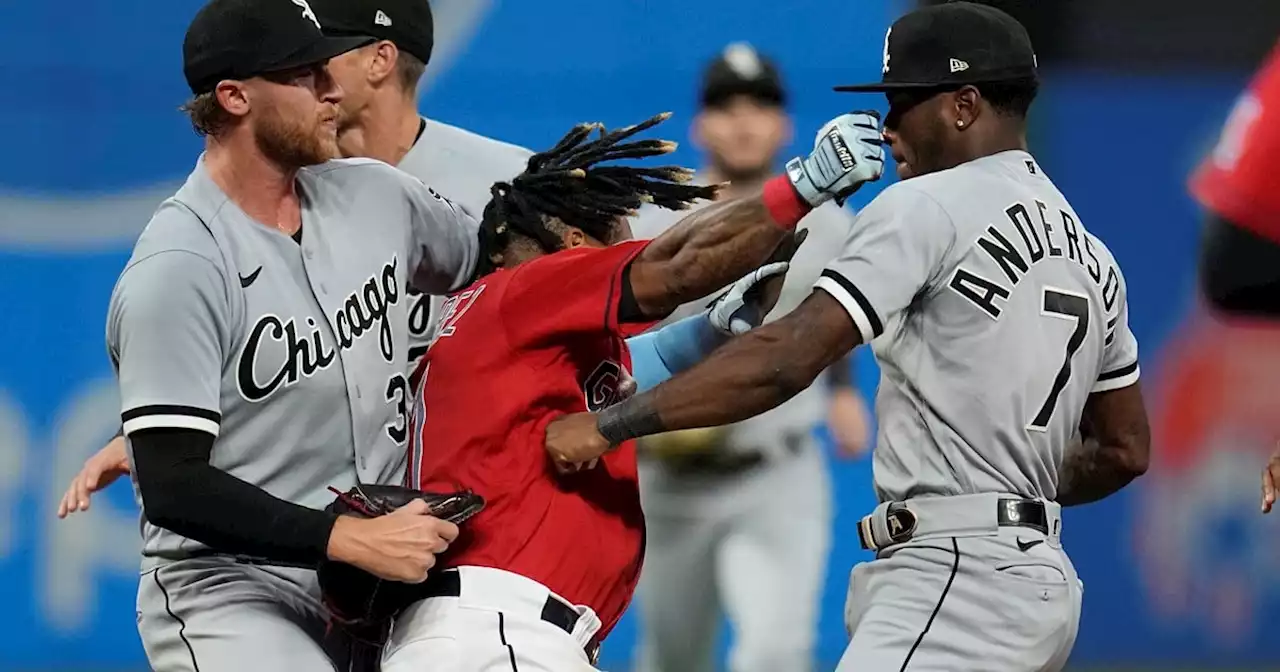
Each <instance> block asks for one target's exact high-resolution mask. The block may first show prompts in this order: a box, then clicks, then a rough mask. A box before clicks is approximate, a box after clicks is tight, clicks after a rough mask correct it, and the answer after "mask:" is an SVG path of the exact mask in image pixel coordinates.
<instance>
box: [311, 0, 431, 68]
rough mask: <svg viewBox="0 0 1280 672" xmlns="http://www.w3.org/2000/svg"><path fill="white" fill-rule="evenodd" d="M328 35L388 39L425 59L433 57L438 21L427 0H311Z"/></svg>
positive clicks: (428, 59)
mask: <svg viewBox="0 0 1280 672" xmlns="http://www.w3.org/2000/svg"><path fill="white" fill-rule="evenodd" d="M310 2H311V6H312V7H313V8H314V9H315V10H316V15H317V16H319V17H320V25H321V26H324V32H325V34H327V35H334V36H341V37H349V36H353V35H354V36H365V37H372V38H375V39H378V40H389V41H390V42H391V43H392V44H395V45H396V47H397V48H399V49H400V50H402V51H407V52H409V53H410V54H413V56H414V57H415V58H417V59H418V60H420V61H422V62H423V63H429V62H430V61H431V48H432V46H433V45H434V43H435V24H434V22H433V20H432V18H431V5H430V4H429V3H428V2H427V0H310Z"/></svg>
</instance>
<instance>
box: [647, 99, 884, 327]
mask: <svg viewBox="0 0 1280 672" xmlns="http://www.w3.org/2000/svg"><path fill="white" fill-rule="evenodd" d="M883 169H884V148H883V147H882V146H881V136H880V123H879V117H878V115H876V114H875V113H874V112H855V113H851V114H842V115H840V116H839V117H836V118H835V119H832V120H831V121H829V122H827V124H826V125H825V126H824V127H823V128H822V130H821V131H820V132H819V134H818V139H817V141H816V142H815V143H814V148H813V152H812V153H810V154H809V156H808V157H807V158H804V159H800V158H796V159H792V160H791V161H789V162H788V163H787V169H786V171H785V172H784V174H782V175H779V176H777V177H775V178H773V179H771V180H769V181H768V182H766V183H765V185H764V189H763V190H762V192H761V193H760V195H758V196H753V197H750V198H742V199H736V200H732V201H727V202H724V203H717V204H714V205H712V206H710V207H708V208H705V209H702V210H700V211H698V212H695V213H693V214H692V215H689V216H688V217H685V218H684V219H683V220H681V221H680V222H679V223H678V224H676V225H675V226H674V227H672V229H671V230H669V231H667V232H666V233H664V234H663V235H661V236H659V237H658V238H656V239H655V240H654V241H653V242H651V243H650V244H649V246H648V247H646V248H645V250H644V251H643V252H641V253H640V255H639V256H638V257H636V259H635V260H634V261H632V263H631V266H630V268H629V269H628V271H627V274H628V282H629V285H630V290H631V296H632V298H633V299H634V303H635V305H636V308H637V309H638V310H639V312H640V313H641V316H642V317H647V318H662V317H665V316H666V315H668V314H670V313H671V311H673V310H675V309H676V308H677V307H679V306H680V305H681V304H684V303H688V302H689V301H693V300H695V299H699V298H701V297H703V296H706V295H707V294H710V293H711V292H714V291H716V290H717V289H720V288H721V287H724V286H725V285H727V284H729V283H730V282H733V281H734V280H736V279H737V278H739V277H741V276H743V275H745V274H746V273H747V272H748V271H750V270H751V269H753V268H755V267H756V266H759V265H760V263H761V262H763V261H764V260H765V259H766V258H767V257H768V256H769V253H770V252H772V251H773V250H774V248H776V247H778V244H779V243H780V242H782V241H783V239H784V238H786V236H787V235H788V232H789V231H793V230H794V229H795V227H796V224H797V223H799V221H800V219H801V218H802V217H804V216H805V215H806V214H808V212H809V211H810V210H812V209H813V208H814V207H817V206H819V205H822V204H823V203H825V202H827V201H829V200H831V199H833V198H834V199H836V201H837V202H839V203H843V202H844V199H845V198H848V196H849V195H850V194H852V193H853V192H854V191H855V190H857V189H858V187H859V186H861V185H862V184H863V183H865V182H869V181H872V180H877V179H879V178H880V173H881V171H883ZM637 321H642V320H637Z"/></svg>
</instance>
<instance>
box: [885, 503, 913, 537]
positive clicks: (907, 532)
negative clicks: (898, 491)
mask: <svg viewBox="0 0 1280 672" xmlns="http://www.w3.org/2000/svg"><path fill="white" fill-rule="evenodd" d="M919 524H920V519H919V518H918V517H916V512H915V511H912V510H911V509H909V508H907V505H906V504H905V503H903V502H895V503H893V504H890V505H889V507H888V509H886V510H885V513H884V525H885V529H886V530H887V531H888V532H889V541H890V542H892V543H894V544H901V543H904V542H907V541H910V540H911V535H913V534H915V532H916V526H917V525H919Z"/></svg>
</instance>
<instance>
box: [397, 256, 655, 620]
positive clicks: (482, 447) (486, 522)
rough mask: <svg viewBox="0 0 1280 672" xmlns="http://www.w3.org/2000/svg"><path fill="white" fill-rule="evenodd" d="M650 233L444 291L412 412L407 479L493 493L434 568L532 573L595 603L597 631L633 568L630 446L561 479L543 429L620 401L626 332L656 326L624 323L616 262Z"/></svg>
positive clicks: (630, 581) (639, 530)
mask: <svg viewBox="0 0 1280 672" xmlns="http://www.w3.org/2000/svg"><path fill="white" fill-rule="evenodd" d="M647 242H648V241H630V242H625V243H620V244H617V245H613V246H610V247H607V248H603V249H599V248H595V249H591V248H577V249H573V250H566V251H562V252H557V253H555V254H551V255H547V256H545V257H540V258H538V259H534V260H532V261H529V262H526V263H524V264H522V265H520V266H518V267H516V268H515V269H514V270H501V271H498V272H495V273H492V274H490V275H488V276H486V277H484V278H482V279H480V280H479V281H478V282H477V283H476V284H474V285H472V286H471V287H469V288H467V289H465V290H463V291H462V292H459V293H457V294H454V295H453V296H451V297H450V298H449V300H448V301H447V302H446V304H445V306H444V312H443V314H442V317H441V321H440V324H439V327H438V329H439V331H438V335H437V338H436V341H435V342H434V343H433V344H432V345H431V349H430V350H429V351H428V353H427V355H426V357H425V359H424V360H423V363H422V365H421V366H422V367H423V368H422V376H421V378H422V380H421V382H420V383H419V385H418V395H417V401H416V403H415V406H414V409H413V412H412V419H411V426H412V428H413V430H412V437H411V441H410V447H409V451H410V454H409V469H408V473H407V474H406V479H407V481H408V482H409V483H412V484H415V485H417V486H418V487H420V488H422V489H425V490H433V489H440V488H454V487H459V486H461V487H466V488H470V489H472V490H474V491H475V492H477V493H479V494H480V495H482V496H483V497H484V498H485V500H486V502H487V505H486V507H485V509H484V511H482V512H480V514H478V515H477V516H476V517H475V518H473V519H471V520H470V521H468V522H467V524H466V525H465V526H464V527H465V529H464V531H463V533H462V536H461V537H460V538H459V539H458V541H457V542H455V543H454V544H453V546H452V547H451V548H450V550H449V552H448V553H447V554H446V555H445V556H443V557H442V558H441V565H442V566H444V567H457V566H462V565H478V566H483V567H495V568H498V569H504V570H507V571H510V572H514V573H516V574H520V575H522V576H525V577H528V578H530V579H534V580H535V581H538V582H539V583H541V584H542V585H544V586H546V587H547V588H549V589H551V590H552V591H553V592H555V593H557V594H559V595H560V596H562V597H564V598H565V599H567V600H570V601H572V602H573V603H575V604H586V605H589V606H590V607H591V608H592V609H594V610H595V611H596V613H597V615H599V617H600V620H601V621H602V622H603V623H604V627H603V629H602V630H601V631H600V635H601V637H603V636H604V635H606V634H608V632H609V630H610V629H611V628H612V627H613V625H614V624H615V623H616V622H617V620H618V618H619V617H621V615H622V612H623V611H625V610H626V607H627V604H628V603H629V602H630V600H631V595H632V593H633V592H634V590H635V583H636V579H637V578H638V577H639V574H640V564H641V558H642V556H643V551H644V516H643V514H642V512H641V510H640V491H639V487H638V485H637V480H636V453H635V446H634V444H633V443H631V442H628V443H626V444H623V445H622V446H620V447H619V448H618V449H617V450H615V451H613V452H611V453H609V454H608V455H605V456H604V457H603V458H602V459H601V460H600V461H599V462H598V463H597V465H596V467H595V468H593V469H589V470H585V471H581V472H578V473H576V474H570V475H561V474H557V473H556V471H555V468H554V466H552V464H551V461H550V458H549V457H548V456H547V454H546V451H545V450H544V436H545V430H546V427H547V424H548V423H550V422H551V421H552V420H553V419H555V418H557V417H559V416H561V415H564V414H567V413H575V412H581V411H588V410H590V411H598V410H600V409H602V408H605V407H607V406H609V405H610V404H613V403H615V402H617V401H618V394H617V388H618V382H619V380H620V378H621V377H622V375H623V373H624V371H625V372H628V373H627V375H630V374H629V370H630V366H631V357H630V353H629V352H628V350H627V345H626V341H625V339H626V337H627V336H628V335H630V334H634V333H639V332H640V331H643V330H644V329H647V328H648V327H650V326H652V323H644V324H619V322H618V303H619V299H620V297H621V294H622V275H623V269H624V268H626V266H627V265H628V264H629V263H630V262H631V260H632V259H633V258H634V257H635V256H636V255H637V254H639V252H640V251H641V250H642V249H644V246H645V244H646V243H647Z"/></svg>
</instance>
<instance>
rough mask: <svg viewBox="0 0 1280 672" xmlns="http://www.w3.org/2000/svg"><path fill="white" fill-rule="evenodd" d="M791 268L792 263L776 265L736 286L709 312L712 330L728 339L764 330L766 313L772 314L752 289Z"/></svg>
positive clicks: (755, 273) (748, 276)
mask: <svg viewBox="0 0 1280 672" xmlns="http://www.w3.org/2000/svg"><path fill="white" fill-rule="evenodd" d="M790 267H791V262H788V261H775V262H773V263H771V264H765V265H764V266H761V267H760V268H757V269H756V270H754V271H752V272H750V273H748V274H746V275H745V276H743V277H742V278H740V279H739V280H738V281H737V282H735V283H733V286H732V287H730V288H729V291H727V292H725V293H724V294H722V295H720V298H718V299H716V301H715V303H713V304H711V308H709V309H708V310H707V320H708V321H710V322H711V326H713V327H715V328H716V330H717V331H719V332H720V333H722V334H724V335H726V336H741V335H742V334H745V333H747V332H748V331H751V330H752V329H753V328H755V327H758V326H760V323H761V322H764V316H765V313H768V312H769V311H767V310H764V309H763V306H761V305H759V303H758V300H757V299H758V297H755V296H753V294H754V292H752V291H751V290H752V288H754V287H755V286H756V285H757V284H759V283H761V282H764V281H765V280H767V279H769V278H771V277H773V276H775V275H782V274H783V273H786V272H787V269H789V268H790Z"/></svg>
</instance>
